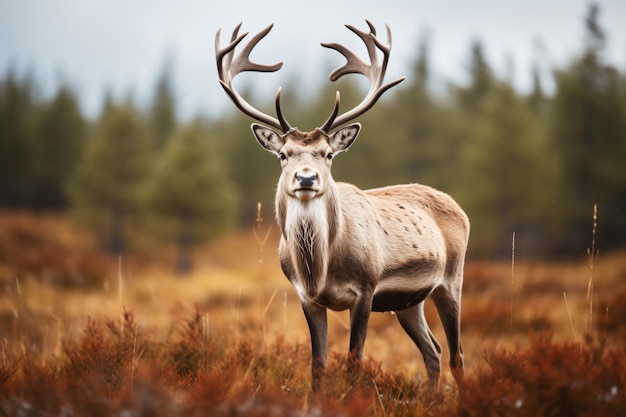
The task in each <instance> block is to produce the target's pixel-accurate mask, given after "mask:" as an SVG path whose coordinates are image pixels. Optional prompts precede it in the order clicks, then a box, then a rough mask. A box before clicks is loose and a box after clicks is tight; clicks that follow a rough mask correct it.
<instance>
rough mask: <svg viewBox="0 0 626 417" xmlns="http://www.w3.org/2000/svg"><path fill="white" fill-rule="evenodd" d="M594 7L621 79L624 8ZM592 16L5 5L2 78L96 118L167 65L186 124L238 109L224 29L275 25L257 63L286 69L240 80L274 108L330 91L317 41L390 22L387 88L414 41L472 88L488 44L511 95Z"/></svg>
mask: <svg viewBox="0 0 626 417" xmlns="http://www.w3.org/2000/svg"><path fill="white" fill-rule="evenodd" d="M598 4H599V5H600V7H601V14H600V23H601V25H602V27H603V28H604V29H605V31H606V33H607V37H608V44H607V51H606V52H607V58H608V59H609V60H610V62H612V63H613V64H615V65H617V66H618V67H619V68H620V69H621V70H622V71H624V70H625V69H626V1H624V0H604V1H599V2H598ZM588 7H589V2H588V1H583V0H525V1H507V0H473V1H451V0H437V1H432V0H431V1H422V0H388V1H386V2H382V1H381V0H378V1H374V0H361V1H358V0H344V1H342V0H315V1H307V2H298V1H296V0H269V1H261V0H252V1H250V0H226V1H221V2H216V1H215V0H206V1H201V0H177V1H162V0H131V1H128V0H106V1H104V0H103V1H96V0H56V1H53V0H39V1H36V0H0V73H1V74H4V73H6V71H7V69H8V68H9V67H13V68H16V69H17V70H18V71H19V72H20V73H24V72H26V71H31V72H33V73H34V74H35V76H36V79H37V80H39V81H40V83H41V84H42V85H41V87H42V90H43V93H44V94H50V92H51V91H54V89H55V87H56V86H57V85H58V83H59V81H60V80H64V81H66V82H69V83H70V84H71V85H72V86H73V87H74V88H75V89H76V90H77V91H78V93H79V95H80V99H81V103H82V105H83V108H84V109H85V110H86V111H87V112H88V114H89V115H91V116H94V115H97V114H98V112H99V110H100V107H101V104H102V100H103V96H104V92H105V91H107V90H112V91H113V92H114V93H115V95H116V96H117V97H123V96H124V95H125V94H127V93H128V92H132V94H133V96H134V97H135V98H136V99H137V101H139V102H140V103H141V104H144V103H145V102H146V101H147V100H149V98H150V96H151V94H152V92H153V91H154V85H155V82H156V79H157V77H158V75H159V73H160V71H161V69H162V68H163V64H164V62H165V60H166V57H170V58H171V60H172V62H173V78H174V85H175V89H176V95H177V99H178V102H179V111H180V113H181V115H182V116H190V115H193V114H196V113H203V114H219V112H220V111H222V109H224V108H231V106H232V105H231V104H230V102H229V101H228V99H227V98H226V95H225V94H224V92H223V91H222V90H221V88H220V87H219V85H218V83H217V74H216V70H215V58H214V39H215V32H216V30H217V29H218V28H219V27H223V41H222V42H223V43H226V42H227V41H228V38H229V36H230V32H231V30H232V29H233V28H234V26H235V25H236V24H237V23H238V22H243V29H242V30H244V31H250V32H257V31H259V30H261V29H262V28H264V27H265V26H266V25H267V24H269V23H272V22H274V23H275V26H274V29H273V30H272V32H271V33H270V34H269V35H268V36H267V37H266V38H265V39H264V40H263V42H261V43H260V44H259V45H258V47H257V49H256V50H255V52H254V53H253V58H254V60H255V61H257V62H260V63H265V64H272V63H275V62H278V61H283V62H284V64H285V65H284V67H283V69H282V70H281V71H280V73H278V74H260V75H258V76H257V75H248V74H246V75H241V78H242V80H241V81H240V82H241V83H242V84H239V85H243V84H246V81H245V80H243V79H244V78H245V79H247V80H248V81H247V83H251V82H252V83H256V82H258V83H260V84H261V85H262V86H263V88H264V89H268V91H269V89H271V90H272V92H269V96H268V98H267V99H268V100H272V99H273V91H274V90H275V89H276V88H277V86H279V85H280V84H281V83H282V82H284V79H283V78H282V77H284V76H285V75H290V76H293V74H296V73H297V74H300V77H301V78H302V80H305V82H304V87H303V88H307V89H310V90H312V91H314V90H315V89H316V88H320V87H321V86H322V83H325V82H328V81H326V77H327V74H326V73H325V72H327V71H328V70H329V69H333V67H335V66H338V65H341V63H342V62H343V60H342V59H341V57H340V55H339V54H338V53H337V52H334V51H330V50H327V49H325V48H322V47H321V46H319V43H320V42H339V43H343V44H346V45H349V46H351V47H354V48H355V49H356V50H357V51H359V52H360V53H362V52H364V50H363V49H358V48H359V47H361V48H362V46H361V45H360V44H359V43H358V42H359V41H358V40H357V38H356V36H355V35H354V34H352V33H351V32H350V31H348V30H347V29H346V28H345V27H344V26H343V24H344V23H350V24H353V25H355V26H357V27H359V28H361V29H365V28H366V24H365V21H364V19H365V18H368V19H370V20H371V21H372V22H373V23H374V24H375V25H376V27H377V28H378V29H379V36H383V34H384V24H385V23H389V25H390V26H391V30H392V32H393V51H392V55H391V61H390V64H389V69H388V78H389V79H391V78H392V77H398V76H401V75H405V74H406V73H408V68H409V67H410V65H411V64H412V60H413V59H414V58H415V57H416V50H417V45H418V40H419V39H420V37H421V36H422V35H423V34H424V33H429V38H430V50H431V52H430V54H431V55H430V59H431V66H432V69H433V72H435V73H436V74H437V75H438V76H439V80H440V82H441V83H443V82H445V81H446V80H454V81H455V82H463V81H464V80H465V78H464V77H465V74H466V67H467V62H468V51H469V45H470V43H471V41H472V39H480V40H481V41H482V42H483V44H484V47H485V51H486V54H487V59H488V60H489V63H490V64H491V65H492V66H493V67H494V68H495V69H496V71H497V73H498V74H499V75H503V74H505V73H511V72H512V74H511V76H512V78H513V81H514V83H515V85H516V86H517V87H518V88H519V89H522V90H524V89H527V88H528V86H529V79H530V67H531V64H532V62H533V61H537V60H539V61H540V62H541V65H542V67H543V70H544V71H545V72H546V73H549V71H550V69H551V68H554V67H556V66H562V65H564V64H566V63H568V62H569V61H570V60H571V58H572V57H573V56H574V55H575V54H576V53H577V52H579V51H580V48H581V45H582V39H583V34H584V29H583V19H584V16H585V15H586V13H587V9H588ZM538 44H542V45H543V47H538V46H537V45H538ZM507 62H512V63H513V65H512V66H511V65H510V64H507ZM329 65H330V67H329ZM511 68H512V71H511ZM259 77H260V78H259ZM257 80H258V81H257Z"/></svg>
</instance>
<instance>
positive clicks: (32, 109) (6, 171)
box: [0, 70, 39, 208]
mask: <svg viewBox="0 0 626 417" xmlns="http://www.w3.org/2000/svg"><path fill="white" fill-rule="evenodd" d="M35 90H36V86H35V83H34V81H33V79H32V77H24V78H23V79H21V80H19V79H18V78H17V76H16V75H15V73H14V71H13V70H9V71H8V73H7V75H6V76H5V79H4V80H2V81H1V82H0V206H4V207H10V208H15V207H23V206H24V205H26V203H27V196H28V187H29V185H30V184H29V183H30V175H29V165H30V157H31V155H30V143H31V142H32V140H33V139H32V138H33V135H34V129H33V127H34V123H33V121H34V120H35V119H36V118H37V116H38V111H39V109H38V106H37V105H36V97H35Z"/></svg>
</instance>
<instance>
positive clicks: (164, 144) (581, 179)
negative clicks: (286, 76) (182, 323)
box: [0, 6, 626, 270]
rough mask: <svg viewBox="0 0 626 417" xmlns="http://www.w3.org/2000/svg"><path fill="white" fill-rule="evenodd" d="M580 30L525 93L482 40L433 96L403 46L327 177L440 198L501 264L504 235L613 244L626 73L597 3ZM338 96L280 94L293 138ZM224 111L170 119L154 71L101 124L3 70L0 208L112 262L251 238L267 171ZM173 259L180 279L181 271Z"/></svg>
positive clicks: (355, 96)
mask: <svg viewBox="0 0 626 417" xmlns="http://www.w3.org/2000/svg"><path fill="white" fill-rule="evenodd" d="M581 24H583V25H584V27H585V36H584V38H583V39H581V45H580V47H579V49H578V51H577V53H576V54H575V55H574V56H572V57H571V58H570V60H569V62H568V63H567V64H566V65H562V66H560V67H558V68H551V73H550V74H549V76H550V77H551V78H552V79H551V80H549V83H550V85H553V86H554V88H549V89H548V88H546V85H547V84H548V83H547V82H546V79H545V78H546V77H542V76H541V75H540V71H539V69H538V68H539V65H540V64H541V63H540V62H537V63H536V67H535V68H534V69H533V70H532V71H533V80H534V82H533V85H532V88H531V89H530V91H527V92H520V91H519V90H518V89H516V88H515V87H514V85H513V83H512V82H511V80H510V79H509V78H510V77H508V76H506V75H502V74H497V73H495V71H494V70H493V68H492V67H491V65H490V63H489V62H488V61H487V59H486V58H485V53H484V45H483V43H481V42H480V41H474V42H472V43H471V45H470V47H469V48H468V52H467V57H466V59H467V62H468V63H469V65H468V68H467V71H468V74H467V75H468V76H467V79H468V82H467V83H464V84H459V83H454V82H448V83H447V84H446V86H445V88H444V89H442V90H443V91H434V90H436V89H434V88H433V79H434V78H435V77H436V74H433V73H432V70H431V67H430V65H429V48H430V45H429V43H428V40H427V39H424V40H422V41H421V42H416V45H415V56H414V60H413V66H412V71H411V72H410V73H409V74H406V75H407V80H406V81H404V82H403V83H401V84H400V85H398V86H397V87H395V88H394V89H393V90H391V91H390V92H389V93H387V94H386V95H385V97H384V98H383V99H382V100H381V101H380V102H379V103H378V104H377V105H376V106H375V107H374V109H372V110H370V111H369V112H368V113H367V114H366V115H364V116H362V117H361V118H359V120H358V121H359V122H360V123H361V124H362V125H363V127H364V128H363V130H362V133H361V136H360V137H359V139H358V140H357V143H356V144H355V146H354V147H352V148H351V150H350V152H349V153H347V154H346V155H340V157H339V158H337V159H336V160H335V162H334V166H333V176H334V178H335V180H337V181H348V182H352V183H354V184H356V185H357V186H359V187H360V188H371V187H378V186H384V185H390V184H396V183H407V182H419V183H424V184H428V185H431V186H433V187H435V188H438V189H441V190H443V191H445V192H447V193H449V194H451V195H452V196H453V197H454V198H455V199H456V200H457V201H458V202H459V204H460V205H461V206H462V207H463V208H464V209H465V211H466V212H467V213H468V216H469V218H470V220H471V222H472V235H471V239H470V256H472V257H474V258H480V257H489V258H504V257H507V256H508V257H510V254H511V241H512V236H513V234H515V250H516V253H517V254H519V256H526V257H556V256H558V257H562V256H568V255H570V254H578V255H580V254H581V253H584V251H585V249H586V248H587V247H588V246H589V245H590V242H591V238H592V236H591V235H592V231H593V232H594V233H595V228H594V222H597V224H598V233H597V236H596V237H595V239H596V240H595V244H596V246H597V247H601V248H602V249H603V250H610V249H617V248H619V247H623V246H624V245H625V244H626V239H625V238H624V236H626V166H625V161H626V69H624V68H617V67H616V66H615V65H614V64H612V63H611V62H608V61H607V59H606V57H605V54H604V50H605V45H606V42H607V39H606V38H607V36H606V34H605V32H604V31H603V29H602V25H601V21H600V16H599V9H598V8H597V7H595V6H591V7H590V8H589V10H588V12H587V16H586V19H585V21H584V22H581ZM487 42H488V41H487ZM625 52H626V51H625ZM348 78H349V77H348ZM215 82H216V83H217V79H215ZM246 89H247V90H248V92H254V85H248V86H246ZM336 89H339V90H340V91H341V96H342V106H343V108H346V109H347V108H350V106H351V103H354V102H357V101H360V99H361V97H362V95H363V91H362V85H360V84H359V83H358V82H355V81H354V80H347V81H342V82H340V83H338V84H335V83H330V82H328V83H325V84H324V85H322V86H320V87H319V90H318V91H317V92H316V91H311V90H310V89H309V91H306V92H302V93H303V94H302V95H299V91H300V90H301V89H300V88H297V86H291V88H290V86H289V85H287V86H286V87H285V89H284V91H285V92H286V93H287V92H289V94H290V95H289V96H284V97H283V101H284V102H287V103H288V106H287V108H289V109H290V110H289V114H290V115H291V114H294V113H295V116H294V117H297V118H298V119H299V120H298V123H296V125H297V126H303V127H304V128H306V129H312V128H313V127H314V126H317V125H319V124H320V123H322V122H323V120H325V118H326V117H327V113H328V112H329V111H330V105H331V103H332V101H331V99H329V97H333V96H334V91H335V90H336ZM305 94H306V100H305ZM224 100H225V101H227V100H228V99H227V97H226V96H225V95H224ZM229 104H230V103H229ZM267 104H268V113H271V112H272V107H271V104H272V100H270V99H269V98H268V101H267ZM231 108H232V110H231V111H230V112H229V113H227V114H225V115H222V116H220V117H219V118H217V117H209V116H206V115H202V114H199V115H197V116H195V117H193V118H189V119H188V120H183V119H182V118H181V117H180V115H179V114H178V111H177V97H176V94H175V91H174V88H173V80H172V75H171V72H170V71H168V70H167V68H166V69H164V70H163V71H162V73H161V74H160V76H159V77H158V79H157V81H156V82H155V88H154V93H153V95H152V99H151V102H150V103H149V105H146V106H139V105H138V104H137V103H136V101H135V100H134V99H133V97H132V95H130V94H129V95H128V96H127V97H125V98H123V99H117V98H114V97H112V95H110V94H105V97H103V103H102V108H101V111H100V112H99V115H98V116H97V117H95V118H94V117H87V116H86V114H85V112H84V111H83V109H82V107H81V103H80V100H79V97H78V94H77V92H76V91H75V89H74V88H73V86H72V85H71V83H62V85H60V86H59V87H58V88H57V89H56V91H55V92H54V94H52V95H51V96H49V97H44V96H43V95H42V94H40V91H39V87H38V80H37V76H36V75H35V74H33V73H26V74H24V73H18V72H17V71H15V70H14V69H12V68H7V69H4V74H3V75H0V208H2V209H3V210H28V211H34V212H48V211H55V212H63V213H69V214H71V216H72V218H73V219H75V221H76V223H77V224H79V225H80V226H81V227H83V228H85V229H86V230H89V231H90V232H91V233H93V235H94V236H95V237H96V238H97V240H98V241H99V242H100V244H101V246H102V248H103V249H106V250H107V251H109V252H110V253H112V254H120V253H124V252H126V251H132V250H133V249H135V248H137V247H140V246H141V245H142V244H144V243H143V241H144V240H151V241H157V242H169V243H171V244H175V245H177V246H178V247H180V248H182V249H181V251H182V252H181V253H186V251H187V250H190V249H191V248H193V247H194V245H197V244H198V243H201V242H203V241H206V240H208V239H212V238H215V237H216V236H219V235H220V234H221V233H225V232H228V231H232V230H235V229H236V228H241V227H250V226H251V225H253V224H254V221H255V217H256V215H257V203H258V202H261V203H262V204H263V208H264V215H265V216H266V217H268V218H269V217H271V215H270V209H269V207H271V205H272V203H273V195H274V190H275V183H276V181H277V179H278V175H279V173H280V167H279V164H278V162H277V161H276V160H275V159H274V158H272V156H271V155H270V154H268V153H266V152H263V150H262V149H261V148H260V147H259V146H258V145H257V144H256V142H255V140H254V138H253V136H252V134H251V132H250V129H249V125H250V122H251V120H250V119H249V118H247V117H246V116H243V115H241V114H239V113H238V111H237V110H236V109H235V107H234V106H231ZM294 109H297V111H295V110H294ZM594 207H595V208H596V209H594ZM178 262H179V265H178V267H179V268H180V269H181V270H184V269H186V268H188V267H189V262H190V260H189V259H187V258H186V257H185V256H181V257H180V259H179V261H178Z"/></svg>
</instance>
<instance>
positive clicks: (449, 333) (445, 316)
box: [432, 285, 463, 382]
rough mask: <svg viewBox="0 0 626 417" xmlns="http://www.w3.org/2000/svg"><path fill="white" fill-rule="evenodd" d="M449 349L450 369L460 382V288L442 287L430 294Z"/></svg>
mask: <svg viewBox="0 0 626 417" xmlns="http://www.w3.org/2000/svg"><path fill="white" fill-rule="evenodd" d="M432 299H433V301H434V302H435V307H437V313H438V314H439V318H440V319H441V324H442V326H443V330H444V332H445V334H446V339H447V341H448V347H449V349H450V369H451V371H452V375H453V376H454V378H455V379H456V380H457V382H460V380H461V379H462V378H463V347H462V346H461V287H460V285H448V286H446V285H443V286H441V287H437V288H436V289H435V291H433V293H432Z"/></svg>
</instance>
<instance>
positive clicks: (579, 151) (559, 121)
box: [551, 5, 626, 248]
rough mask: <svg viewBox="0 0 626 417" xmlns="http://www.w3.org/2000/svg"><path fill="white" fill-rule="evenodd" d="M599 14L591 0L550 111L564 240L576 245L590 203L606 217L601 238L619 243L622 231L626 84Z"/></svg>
mask: <svg viewBox="0 0 626 417" xmlns="http://www.w3.org/2000/svg"><path fill="white" fill-rule="evenodd" d="M598 16H599V8H598V6H596V5H591V6H590V8H589V12H588V15H587V17H586V21H585V24H586V29H587V31H586V37H585V48H584V50H583V52H582V54H581V56H580V57H578V58H577V59H576V60H575V61H574V62H573V63H572V64H571V65H570V66H569V67H567V68H565V69H563V70H561V71H557V73H556V83H557V92H556V96H555V98H554V105H553V112H552V130H551V134H552V137H553V139H554V144H555V147H556V149H557V153H558V155H559V157H560V159H561V162H560V163H561V167H562V170H563V174H564V178H565V180H566V183H565V187H566V189H565V193H566V199H565V200H564V206H565V207H567V215H568V217H569V219H570V222H571V224H572V226H571V229H570V232H571V235H572V236H570V238H569V239H568V241H569V242H571V243H572V245H575V246H577V247H578V248H580V247H581V246H583V245H585V244H586V242H587V241H588V235H589V232H588V230H589V225H590V218H591V215H592V211H593V205H594V204H597V205H598V207H599V215H600V217H601V218H603V219H604V222H603V223H604V225H605V227H604V228H603V230H604V232H603V233H602V236H601V237H600V238H601V239H602V238H604V241H603V244H605V245H610V244H611V243H613V244H615V243H619V242H622V243H623V236H624V234H626V220H625V219H626V170H624V162H623V161H624V155H626V140H624V138H626V117H625V115H626V106H625V104H626V102H625V100H624V97H625V94H626V90H625V88H624V87H625V86H624V80H623V78H622V77H621V76H620V74H619V72H618V71H617V69H616V68H614V67H613V66H612V65H609V64H607V63H606V62H605V59H604V54H603V52H604V45H605V35H604V32H603V30H602V29H601V27H600V24H599V22H598Z"/></svg>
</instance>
